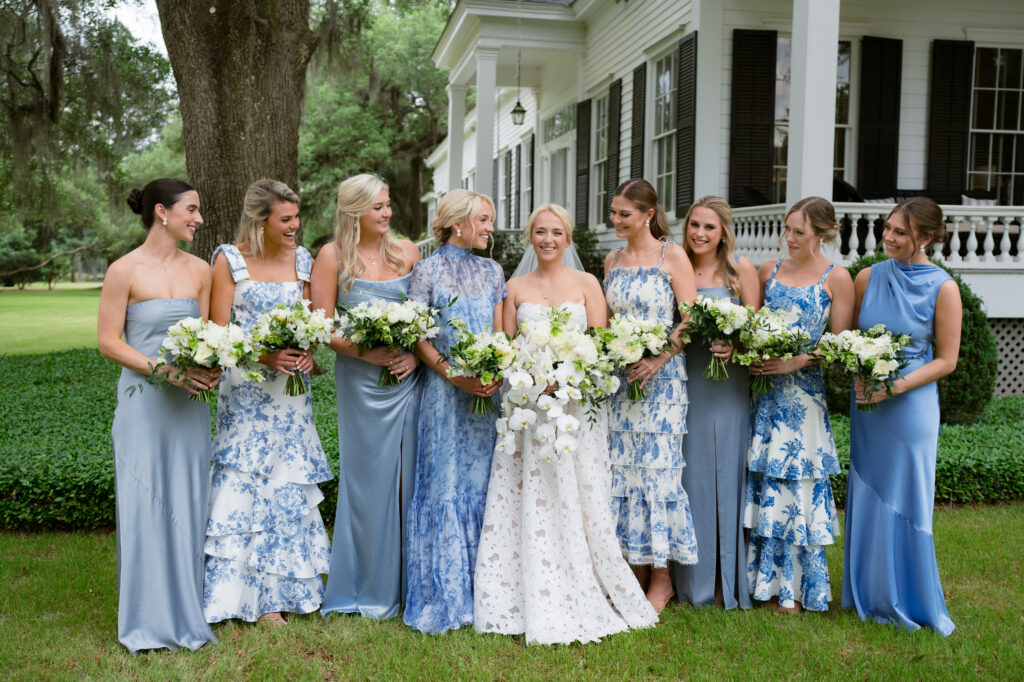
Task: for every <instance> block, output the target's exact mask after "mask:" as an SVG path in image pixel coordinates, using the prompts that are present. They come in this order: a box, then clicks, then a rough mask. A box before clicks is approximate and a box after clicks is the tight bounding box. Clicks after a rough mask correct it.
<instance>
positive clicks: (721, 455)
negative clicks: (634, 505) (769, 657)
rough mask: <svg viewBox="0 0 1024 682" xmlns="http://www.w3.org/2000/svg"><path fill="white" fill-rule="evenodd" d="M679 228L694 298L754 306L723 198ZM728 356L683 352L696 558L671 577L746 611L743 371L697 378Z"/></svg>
mask: <svg viewBox="0 0 1024 682" xmlns="http://www.w3.org/2000/svg"><path fill="white" fill-rule="evenodd" d="M683 225H684V229H685V231H686V233H685V236H686V239H685V241H684V243H683V248H684V249H685V250H686V255H687V256H689V257H690V262H691V263H692V264H693V269H694V273H695V275H696V278H697V293H698V294H700V295H703V296H707V297H709V298H728V299H731V300H732V302H733V303H737V304H743V305H749V306H751V307H753V308H755V309H757V308H759V307H760V305H761V285H760V283H759V282H758V281H757V270H755V269H754V265H753V264H752V263H751V262H750V261H749V260H747V259H746V258H736V256H735V255H734V254H733V249H734V247H735V244H736V238H735V236H734V235H733V231H732V209H731V208H730V207H729V204H728V203H727V202H726V201H725V199H722V198H721V197H714V196H707V197H702V198H700V199H698V200H697V201H695V202H694V204H693V205H692V206H691V207H690V211H689V212H688V213H687V214H686V219H685V220H684V221H683ZM732 351H733V349H732V346H730V345H727V344H726V343H725V342H724V341H715V342H714V343H713V344H712V345H711V347H710V349H708V348H705V347H704V346H702V345H699V344H690V345H689V346H687V352H686V375H687V377H688V380H687V383H686V389H687V392H688V394H689V398H690V407H689V411H688V413H687V415H686V417H687V421H686V426H687V429H686V436H685V438H684V439H683V445H684V447H685V449H686V468H685V469H683V489H684V490H686V491H687V492H688V493H689V496H690V510H691V511H692V512H693V524H694V529H695V532H696V536H697V546H698V547H700V548H701V560H700V562H698V563H697V564H695V565H675V566H673V570H672V577H673V578H674V583H675V588H676V591H677V592H678V593H679V600H680V601H686V602H689V603H691V604H693V605H694V606H709V605H711V604H717V605H719V606H723V607H724V608H726V609H734V608H736V607H737V606H740V607H742V608H745V609H749V608H750V606H751V603H750V592H749V590H748V589H747V573H746V566H745V565H744V562H745V559H746V540H745V538H744V536H743V528H742V526H741V524H740V512H741V511H742V509H743V488H744V485H745V482H746V474H747V445H748V440H749V437H750V391H749V387H748V381H747V370H746V368H745V367H741V366H739V365H729V378H728V379H723V380H719V381H711V380H709V379H705V378H704V376H703V375H704V369H705V368H706V367H707V366H708V363H709V362H710V360H711V356H712V355H714V356H716V357H719V358H722V359H723V360H728V359H729V358H730V357H732Z"/></svg>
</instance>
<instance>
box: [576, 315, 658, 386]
mask: <svg viewBox="0 0 1024 682" xmlns="http://www.w3.org/2000/svg"><path fill="white" fill-rule="evenodd" d="M589 331H590V333H591V334H592V335H593V336H594V337H595V338H596V339H597V341H598V343H599V346H600V348H601V351H602V353H603V355H604V356H605V358H606V359H607V360H608V361H609V362H610V363H611V365H612V367H614V368H615V369H620V368H622V367H625V366H627V365H632V364H633V363H634V362H637V361H639V360H642V359H643V358H652V357H654V356H655V355H660V354H661V353H664V352H665V351H666V350H669V349H671V348H673V347H674V346H675V342H674V341H672V339H671V337H670V336H669V330H667V329H665V326H664V325H662V324H659V323H657V322H651V321H648V320H641V319H639V318H635V317H629V316H626V315H614V316H613V317H612V318H611V319H610V320H608V326H607V327H592V328H591V329H590V330H589ZM646 397H647V391H646V390H644V387H643V386H642V385H641V382H639V381H631V382H629V399H630V400H632V401H638V400H644V399H645V398H646Z"/></svg>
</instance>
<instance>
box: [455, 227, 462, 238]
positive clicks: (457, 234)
mask: <svg viewBox="0 0 1024 682" xmlns="http://www.w3.org/2000/svg"><path fill="white" fill-rule="evenodd" d="M455 236H456V237H461V236H462V228H461V227H456V228H455Z"/></svg>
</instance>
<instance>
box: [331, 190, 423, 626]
mask: <svg viewBox="0 0 1024 682" xmlns="http://www.w3.org/2000/svg"><path fill="white" fill-rule="evenodd" d="M390 219H391V198H390V196H389V194H388V187H387V185H385V184H384V182H383V181H382V180H381V179H379V178H377V177H376V176H373V175H356V176H353V177H351V178H348V179H347V180H345V181H344V182H342V183H341V185H340V186H339V187H338V215H337V227H336V229H335V232H334V241H333V242H331V243H330V244H326V245H325V246H324V247H323V248H322V249H320V253H319V254H318V255H317V258H316V263H315V264H314V265H313V277H312V290H313V307H314V308H322V309H324V310H325V311H327V312H328V313H329V314H333V313H334V309H335V306H355V305H358V304H359V303H361V302H362V301H371V300H374V299H384V300H386V301H401V300H402V299H403V297H404V296H405V295H406V294H407V293H408V291H409V273H410V272H411V271H412V266H413V265H415V264H416V262H417V261H419V260H420V252H419V249H417V248H416V246H415V245H414V244H413V243H412V242H410V241H408V240H398V239H395V238H394V237H392V236H391V235H390V233H389V232H388V223H389V221H390ZM331 348H333V349H334V351H335V353H337V358H336V359H335V363H334V381H335V383H336V385H337V389H338V460H339V463H340V472H341V473H340V474H339V475H338V509H337V516H336V518H335V521H334V537H333V539H332V547H331V570H330V574H329V575H328V577H327V594H326V595H324V603H323V606H321V607H320V612H321V613H323V614H325V615H326V614H328V613H334V612H339V613H361V614H362V615H364V616H369V617H371V618H394V617H395V616H397V615H398V610H399V608H401V605H402V603H403V602H404V600H405V594H406V575H405V571H404V570H403V565H402V564H403V557H404V556H405V552H404V547H403V530H404V529H403V524H404V523H405V519H406V518H407V517H408V513H409V501H410V500H411V499H412V491H413V476H414V475H415V471H416V461H415V459H414V457H415V455H416V417H417V415H418V414H419V409H420V388H421V385H422V381H421V377H420V373H419V372H417V371H416V368H417V366H418V365H419V360H418V359H417V358H416V356H415V355H413V354H412V353H395V352H394V351H391V350H389V349H387V348H374V349H373V350H370V351H367V352H365V353H362V354H360V353H359V352H358V351H357V350H356V348H355V347H354V346H353V345H352V344H351V343H350V342H349V341H348V340H347V339H345V338H342V337H336V338H334V339H333V340H332V341H331ZM382 366H387V367H390V368H391V369H392V370H393V371H394V374H395V375H396V376H397V377H398V378H400V379H401V380H402V382H401V383H400V384H398V385H397V386H391V387H384V388H379V387H378V386H377V380H378V378H379V377H380V371H381V370H380V368H381V367H382Z"/></svg>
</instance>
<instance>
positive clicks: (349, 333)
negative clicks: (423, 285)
mask: <svg viewBox="0 0 1024 682" xmlns="http://www.w3.org/2000/svg"><path fill="white" fill-rule="evenodd" d="M340 310H341V311H342V316H341V317H340V318H339V320H338V334H340V335H341V336H344V337H345V338H347V339H348V340H349V341H351V342H352V343H353V344H354V345H355V346H356V348H358V349H359V352H360V353H362V352H365V351H368V350H370V349H371V348H374V347H375V346H384V347H385V348H390V349H392V350H396V351H398V350H401V351H411V350H412V349H413V348H414V347H415V346H416V344H417V343H419V342H420V341H422V340H424V339H432V338H434V337H435V336H437V333H438V331H440V329H439V328H438V326H437V319H436V316H437V310H436V309H434V308H431V307H430V306H428V305H426V304H424V303H420V302H419V301H414V300H412V299H410V298H404V297H403V299H402V301H401V302H400V303H399V302H398V301H384V300H382V299H379V298H378V299H374V300H372V301H369V302H367V301H363V302H362V303H360V304H359V305H357V306H353V307H347V308H346V307H342V308H340ZM377 385H378V386H380V387H384V386H397V385H398V378H397V377H396V376H395V375H394V374H392V373H391V370H390V369H388V368H387V367H381V368H380V379H378V380H377Z"/></svg>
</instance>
